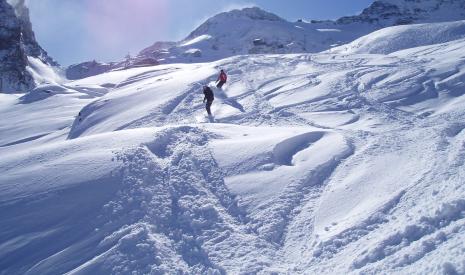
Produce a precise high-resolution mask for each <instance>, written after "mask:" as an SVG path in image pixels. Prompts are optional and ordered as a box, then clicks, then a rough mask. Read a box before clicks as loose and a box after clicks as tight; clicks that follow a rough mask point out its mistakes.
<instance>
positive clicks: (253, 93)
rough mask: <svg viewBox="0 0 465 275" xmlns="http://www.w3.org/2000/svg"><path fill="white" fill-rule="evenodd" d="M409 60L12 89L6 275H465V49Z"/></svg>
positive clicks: (141, 75) (4, 169)
mask: <svg viewBox="0 0 465 275" xmlns="http://www.w3.org/2000/svg"><path fill="white" fill-rule="evenodd" d="M457 24H462V23H457ZM205 39H206V38H205ZM401 48H402V49H404V50H402V51H397V52H392V53H390V54H366V53H365V54H351V55H346V54H345V53H321V54H296V55H254V56H237V57H231V58H228V59H223V60H220V61H217V62H214V63H203V64H171V65H161V66H154V67H145V68H135V69H130V70H123V71H114V72H110V73H105V74H102V75H98V76H94V77H91V78H86V79H82V80H79V81H75V82H69V83H65V84H61V85H58V84H54V85H42V86H39V87H38V88H36V89H35V90H33V91H32V92H30V93H28V94H26V95H21V96H20V95H14V94H13V95H11V94H10V95H8V94H0V116H1V118H2V119H1V120H0V129H1V135H0V155H1V158H0V217H1V219H0V274H62V273H67V274H161V273H168V274H176V273H179V274H181V273H188V274H223V273H228V274H240V273H247V274H254V273H259V274H270V273H274V274H304V273H305V274H348V273H354V274H359V273H362V274H387V273H403V274H443V273H444V274H464V273H465V261H464V259H465V247H464V243H465V185H464V179H465V169H464V166H465V130H464V129H465V96H464V95H465V51H464V49H465V39H458V40H453V41H448V42H446V43H443V44H433V45H424V46H422V47H417V48H408V47H405V45H403V46H402V47H401ZM220 68H222V69H225V71H226V72H227V73H228V74H229V82H228V83H227V84H226V86H225V87H224V91H220V90H217V89H214V92H215V95H216V99H215V101H214V103H213V106H212V110H213V113H214V119H212V120H211V121H210V120H209V119H208V118H207V117H205V115H204V113H205V110H204V105H203V103H202V99H203V94H202V92H201V85H202V84H207V83H211V82H212V81H214V80H216V77H217V72H218V71H219V69H220Z"/></svg>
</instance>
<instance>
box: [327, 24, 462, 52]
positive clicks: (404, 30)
mask: <svg viewBox="0 0 465 275" xmlns="http://www.w3.org/2000/svg"><path fill="white" fill-rule="evenodd" d="M463 38H465V21H456V22H445V23H431V24H418V25H404V26H394V27H388V28H384V29H381V30H379V31H375V32H373V33H370V34H368V35H365V36H363V37H361V38H359V39H356V40H354V41H353V42H351V43H349V44H347V45H342V46H339V47H336V48H332V49H330V50H329V51H330V52H332V53H339V54H364V53H365V54H366V53H370V54H389V53H393V52H396V51H399V50H404V49H409V48H414V47H419V46H427V45H434V44H440V43H446V42H449V41H453V40H458V39H463Z"/></svg>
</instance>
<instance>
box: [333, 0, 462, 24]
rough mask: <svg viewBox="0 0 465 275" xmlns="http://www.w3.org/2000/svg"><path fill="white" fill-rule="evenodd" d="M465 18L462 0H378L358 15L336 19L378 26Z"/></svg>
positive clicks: (344, 22)
mask: <svg viewBox="0 0 465 275" xmlns="http://www.w3.org/2000/svg"><path fill="white" fill-rule="evenodd" d="M463 19H465V1H463V0H378V1H375V2H373V4H371V5H370V6H369V7H368V8H366V9H364V10H363V12H362V13H361V14H360V15H356V16H346V17H342V18H340V19H338V20H337V21H336V22H337V23H338V24H351V23H368V24H375V25H378V26H379V27H388V26H393V25H406V24H412V23H426V22H428V23H431V22H446V21H457V20H463Z"/></svg>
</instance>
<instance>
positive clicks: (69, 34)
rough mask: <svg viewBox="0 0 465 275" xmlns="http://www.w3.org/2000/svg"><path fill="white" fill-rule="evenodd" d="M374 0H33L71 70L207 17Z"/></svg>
mask: <svg viewBox="0 0 465 275" xmlns="http://www.w3.org/2000/svg"><path fill="white" fill-rule="evenodd" d="M372 2H373V0H287V1H286V0H235V1H234V0H233V1H227V0H29V1H28V6H29V9H30V16H31V21H32V25H33V29H34V31H35V34H36V38H37V40H38V41H39V43H40V45H41V46H42V47H43V48H44V49H45V50H46V51H48V53H49V54H50V56H52V57H53V58H54V59H55V60H57V61H58V62H59V63H60V64H61V65H63V66H68V65H71V64H75V63H80V62H84V61H88V60H98V61H105V62H107V61H117V60H121V59H122V58H123V57H124V56H126V55H127V54H128V53H130V54H131V55H136V54H137V53H138V52H139V51H140V50H142V49H144V48H146V47H148V46H150V45H152V44H153V43H154V42H156V41H179V40H181V39H183V38H184V37H186V36H187V35H188V34H189V33H190V32H191V31H193V30H194V29H195V28H196V27H198V26H199V25H200V24H201V23H203V22H204V21H205V20H206V19H207V18H209V17H211V16H213V15H215V14H217V13H219V12H223V11H228V10H231V9H235V8H243V7H247V6H258V7H260V8H263V9H265V10H267V11H269V12H272V13H275V14H277V15H279V16H280V17H282V18H285V19H287V20H290V21H295V20H297V19H307V20H309V19H336V18H339V17H341V16H346V15H354V14H358V13H359V12H361V11H362V10H363V9H364V8H366V7H368V6H369V5H370V4H371V3H372Z"/></svg>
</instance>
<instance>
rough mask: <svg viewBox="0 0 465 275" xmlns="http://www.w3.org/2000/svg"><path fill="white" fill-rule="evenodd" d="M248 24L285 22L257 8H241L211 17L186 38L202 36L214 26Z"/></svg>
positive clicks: (225, 29)
mask: <svg viewBox="0 0 465 275" xmlns="http://www.w3.org/2000/svg"><path fill="white" fill-rule="evenodd" d="M244 21H246V22H248V23H251V21H285V20H284V19H282V18H281V17H279V16H277V15H276V14H273V13H270V12H267V11H265V10H263V9H260V8H258V7H251V8H243V9H234V10H231V11H227V12H222V13H219V14H217V15H215V16H213V17H210V18H209V19H207V21H205V22H204V23H203V24H201V25H200V26H199V27H198V28H197V29H195V30H194V31H193V32H192V33H191V34H189V35H188V36H187V38H186V40H187V39H192V38H195V37H196V36H198V35H202V34H204V33H207V32H209V31H211V29H212V27H213V26H215V25H220V26H222V27H224V26H225V24H226V23H231V22H235V23H238V22H244ZM223 30H224V31H226V32H227V31H228V29H227V28H223Z"/></svg>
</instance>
